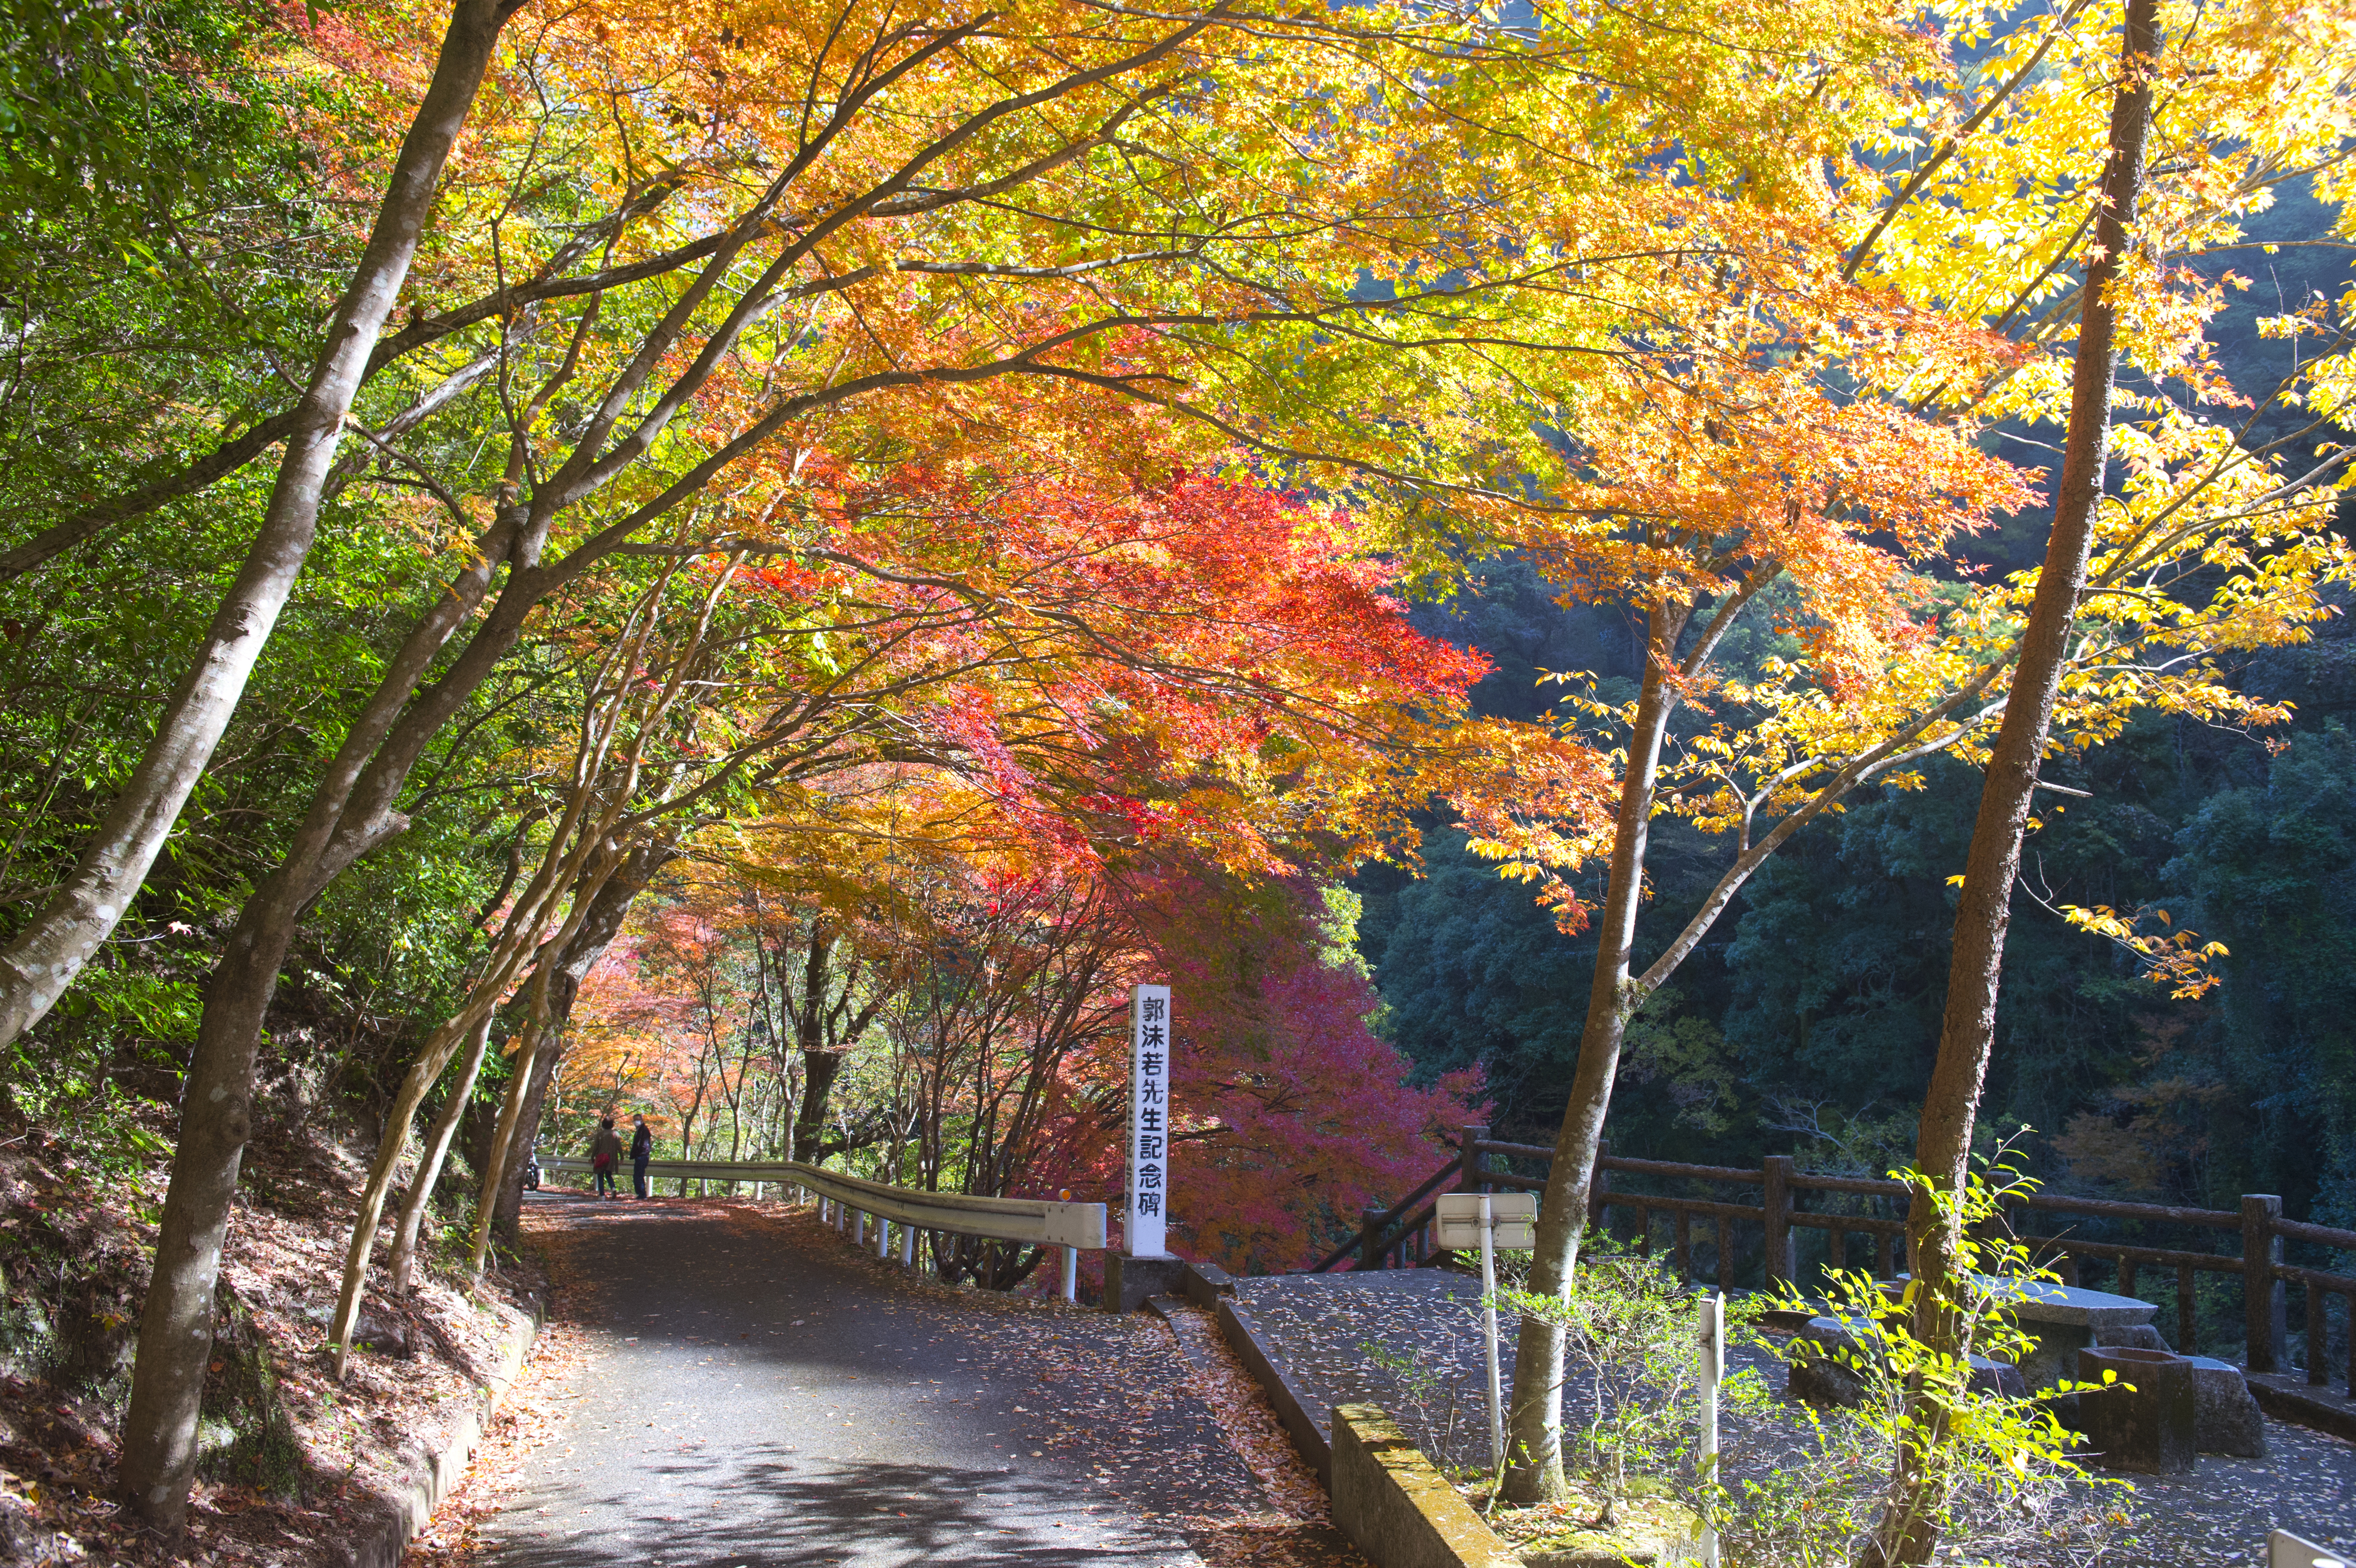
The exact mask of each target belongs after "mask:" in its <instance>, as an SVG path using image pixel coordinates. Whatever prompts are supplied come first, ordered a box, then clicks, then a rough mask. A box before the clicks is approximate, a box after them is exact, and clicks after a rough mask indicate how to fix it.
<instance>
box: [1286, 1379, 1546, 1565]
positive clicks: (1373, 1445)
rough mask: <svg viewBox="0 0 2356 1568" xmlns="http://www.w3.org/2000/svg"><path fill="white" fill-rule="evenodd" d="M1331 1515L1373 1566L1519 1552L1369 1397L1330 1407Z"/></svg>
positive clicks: (1516, 1560)
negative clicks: (1506, 1542) (1362, 1400)
mask: <svg viewBox="0 0 2356 1568" xmlns="http://www.w3.org/2000/svg"><path fill="white" fill-rule="evenodd" d="M1331 1489H1332V1491H1333V1522H1334V1523H1335V1524H1336V1525H1338V1526H1340V1527H1341V1530H1342V1533H1343V1534H1344V1535H1346V1536H1348V1537H1349V1538H1350V1539H1351V1540H1352V1541H1355V1542H1356V1543H1357V1547H1358V1550H1359V1551H1361V1552H1365V1554H1366V1560H1367V1561H1368V1562H1370V1563H1373V1564H1374V1565H1375V1568H1521V1563H1522V1559H1521V1558H1520V1557H1519V1556H1517V1555H1516V1554H1515V1552H1514V1550H1513V1548H1511V1547H1509V1546H1507V1545H1506V1544H1505V1541H1503V1540H1501V1539H1499V1537H1498V1535H1497V1533H1496V1531H1494V1530H1491V1529H1490V1528H1489V1526H1488V1524H1487V1522H1486V1521H1484V1520H1483V1519H1482V1518H1481V1516H1480V1515H1479V1514H1477V1513H1474V1512H1473V1511H1472V1505H1471V1504H1469V1503H1467V1502H1466V1501H1465V1500H1464V1498H1462V1496H1460V1495H1459V1494H1458V1492H1457V1490H1456V1488H1455V1487H1451V1486H1450V1485H1449V1484H1448V1481H1447V1479H1446V1477H1442V1476H1441V1475H1440V1472H1439V1471H1438V1470H1437V1469H1435V1468H1434V1467H1433V1466H1432V1463H1431V1461H1430V1459H1428V1458H1426V1457H1425V1456H1424V1454H1423V1451H1422V1450H1421V1449H1419V1448H1418V1447H1417V1446H1416V1445H1415V1444H1412V1443H1409V1442H1408V1440H1407V1434H1404V1433H1402V1432H1401V1431H1400V1430H1399V1429H1398V1423H1395V1422H1393V1421H1392V1420H1391V1419H1390V1417H1388V1416H1387V1415H1385V1414H1384V1413H1383V1412H1382V1411H1381V1410H1380V1409H1379V1408H1378V1407H1376V1406H1374V1405H1370V1404H1345V1405H1341V1406H1338V1407H1336V1408H1335V1410H1334V1412H1333V1482H1332V1487H1331Z"/></svg>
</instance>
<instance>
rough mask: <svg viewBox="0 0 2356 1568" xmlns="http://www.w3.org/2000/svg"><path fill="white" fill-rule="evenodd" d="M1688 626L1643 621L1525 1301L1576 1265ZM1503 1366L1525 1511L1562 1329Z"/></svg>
mask: <svg viewBox="0 0 2356 1568" xmlns="http://www.w3.org/2000/svg"><path fill="white" fill-rule="evenodd" d="M1686 621H1687V611H1686V610H1684V609H1683V608H1681V607H1669V606H1662V605H1655V607H1654V608H1653V611H1652V613H1651V616H1650V618H1649V622H1650V624H1649V627H1648V632H1649V636H1648V639H1647V646H1646V650H1645V659H1644V687H1643V689H1642V691H1641V692H1640V693H1638V696H1637V701H1636V723H1635V729H1634V732H1633V734H1632V735H1631V736H1629V739H1628V770H1627V774H1626V776H1625V777H1624V778H1623V779H1622V780H1621V784H1620V811H1619V818H1618V821H1617V822H1616V823H1615V824H1614V827H1613V832H1612V865H1611V875H1610V880H1609V881H1608V883H1607V884H1606V886H1605V889H1604V896H1603V908H1602V912H1601V917H1600V918H1599V919H1598V920H1597V922H1596V937H1597V945H1596V952H1595V983H1594V986H1593V989H1592V990H1590V992H1589V993H1588V998H1587V1021H1586V1024H1585V1026H1584V1027H1583V1028H1582V1029H1581V1030H1580V1036H1579V1067H1578V1069H1577V1072H1576V1074H1575V1075H1574V1077H1573V1078H1572V1079H1571V1089H1570V1103H1569V1105H1568V1106H1567V1107H1565V1109H1564V1111H1563V1116H1562V1128H1561V1131H1559V1132H1558V1133H1556V1134H1555V1141H1554V1166H1553V1169H1552V1172H1551V1174H1550V1175H1549V1176H1547V1187H1546V1196H1545V1197H1544V1198H1543V1199H1542V1200H1541V1201H1540V1203H1539V1205H1538V1223H1537V1238H1536V1240H1537V1248H1536V1250H1535V1251H1532V1252H1531V1254H1530V1275H1529V1289H1530V1292H1531V1294H1534V1295H1559V1294H1562V1293H1563V1292H1564V1290H1565V1289H1566V1288H1567V1287H1568V1286H1569V1283H1570V1276H1571V1271H1572V1270H1573V1269H1574V1268H1576V1267H1577V1266H1578V1262H1579V1241H1580V1235H1581V1233H1582V1232H1584V1231H1585V1230H1586V1229H1587V1196H1588V1189H1589V1187H1590V1186H1591V1185H1592V1183H1593V1180H1594V1174H1595V1157H1596V1153H1597V1148H1598V1145H1599V1144H1601V1142H1602V1138H1603V1118H1604V1114H1605V1112H1608V1111H1609V1110H1610V1109H1611V1106H1612V1079H1614V1077H1616V1076H1617V1075H1618V1073H1619V1070H1620V1043H1621V1039H1622V1036H1623V1035H1624V1034H1625V1033H1626V1031H1627V1027H1628V1014H1629V1011H1630V1007H1629V1002H1628V995H1627V993H1628V967H1629V959H1630V955H1631V953H1632V952H1633V949H1634V947H1635V941H1636V914H1637V911H1638V909H1639V908H1641V907H1642V906H1643V903H1644V848H1645V843H1646V840H1647V838H1648V837H1649V835H1650V832H1651V824H1652V817H1653V790H1654V785H1655V780H1656V779H1657V778H1658V776H1659V772H1660V763H1661V743H1662V740H1663V739H1664V737H1665V736H1666V735H1667V733H1668V724H1669V715H1670V714H1672V713H1673V712H1675V711H1676V687H1675V686H1674V685H1673V684H1672V683H1671V680H1670V676H1671V673H1672V672H1673V671H1675V670H1676V658H1677V639H1678V637H1679V636H1680V635H1681V634H1682V633H1683V632H1684V630H1685V626H1686ZM1514 1357H1515V1359H1514V1395H1513V1402H1512V1408H1511V1412H1510V1415H1509V1419H1508V1424H1507V1431H1506V1438H1505V1446H1506V1449H1507V1452H1508V1455H1509V1458H1508V1460H1507V1464H1506V1467H1505V1495H1506V1497H1507V1498H1511V1499H1512V1500H1513V1501H1514V1502H1515V1503H1520V1504H1528V1503H1535V1502H1540V1501H1544V1500H1546V1499H1547V1498H1555V1497H1559V1496H1560V1495H1561V1494H1562V1492H1563V1490H1564V1477H1563V1473H1562V1379H1563V1331H1562V1329H1561V1328H1560V1327H1559V1326H1556V1325H1553V1324H1548V1323H1544V1322H1540V1321H1538V1320H1537V1319H1535V1318H1524V1319H1523V1320H1522V1326H1521V1332H1520V1336H1519V1337H1518V1338H1517V1339H1516V1341H1515V1351H1514Z"/></svg>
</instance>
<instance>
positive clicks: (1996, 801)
mask: <svg viewBox="0 0 2356 1568" xmlns="http://www.w3.org/2000/svg"><path fill="white" fill-rule="evenodd" d="M2157 10H2158V5H2157V0H2128V4H2127V7H2126V34H2125V38H2124V40H2123V57H2124V61H2125V65H2124V70H2123V75H2122V78H2121V81H2120V86H2119V91H2118V93H2117V96H2116V97H2115V100H2114V101H2113V103H2112V106H2111V128H2110V139H2109V144H2108V145H2109V157H2108V159H2107V160H2106V162H2105V164H2104V169H2103V182H2102V195H2101V200H2102V204H2103V210H2102V215H2101V217H2100V219H2099V220H2098V221H2097V222H2096V224H2095V227H2094V248H2093V251H2092V252H2091V253H2090V254H2089V256H2088V258H2087V263H2086V288H2085V306H2084V316H2083V321H2082V324H2081V326H2080V328H2079V331H2078V349H2077V362H2076V364H2075V366H2074V367H2073V371H2072V382H2071V389H2070V428H2069V434H2068V435H2067V437H2066V442H2065V445H2064V446H2063V450H2062V459H2061V482H2060V484H2059V485H2058V486H2057V487H2056V489H2055V493H2054V502H2053V532H2052V534H2051V538H2050V539H2049V540H2048V541H2047V542H2046V547H2045V563H2044V565H2043V566H2042V567H2041V568H2040V570H2039V572H2038V575H2037V592H2036V596H2035V597H2034V598H2033V600H2032V601H2031V603H2030V607H2029V626H2028V628H2027V630H2026V631H2025V632H2024V633H2023V634H2022V637H2021V644H2020V660H2019V667H2018V668H2017V669H2016V670H2015V671H2014V674H2013V680H2012V690H2011V694H2010V696H2009V698H2008V701H2007V703H2006V704H2005V710H2004V723H2003V725H2002V727H2001V728H2000V729H1999V730H1998V731H1997V739H1996V745H1995V746H1994V747H1993V748H1992V749H1991V751H1990V753H1989V756H1988V763H1987V777H1986V781H1985V782H1984V783H1983V784H1982V786H1981V789H1980V808H1979V815H1978V817H1977V819H1976V821H1975V822H1973V824H1972V845H1971V852H1970V855H1969V857H1968V858H1967V859H1966V860H1965V867H1964V887H1963V896H1962V897H1961V898H1960V899H1959V900H1958V901H1957V908H1956V910H1955V945H1954V958H1953V960H1952V961H1951V962H1950V964H1949V966H1948V971H1947V1001H1946V1011H1945V1015H1944V1017H1943V1019H1942V1020H1941V1024H1940V1030H1939V1056H1938V1061H1937V1063H1936V1065H1935V1066H1934V1067H1933V1069H1932V1074H1931V1087H1930V1091H1929V1093H1928V1095H1927V1096H1926V1097H1925V1099H1924V1101H1923V1103H1922V1122H1921V1125H1920V1127H1919V1129H1918V1131H1917V1133H1916V1135H1915V1152H1914V1164H1915V1168H1916V1169H1917V1170H1918V1171H1920V1172H1921V1173H1922V1175H1923V1176H1927V1177H1928V1178H1929V1180H1930V1183H1931V1186H1932V1187H1933V1189H1934V1190H1933V1192H1925V1191H1922V1190H1920V1189H1918V1190H1917V1191H1916V1193H1915V1196H1914V1198H1913V1201H1912V1205H1911V1206H1910V1208H1909V1209H1908V1212H1907V1217H1906V1233H1907V1245H1908V1250H1909V1262H1910V1263H1911V1265H1912V1273H1913V1277H1914V1279H1915V1281H1916V1282H1917V1283H1918V1285H1919V1286H1920V1287H1921V1288H1920V1290H1919V1292H1918V1295H1917V1301H1918V1305H1917V1309H1916V1321H1915V1325H1914V1332H1915V1334H1916V1336H1917V1337H1920V1338H1921V1339H1922V1341H1923V1342H1924V1343H1925V1344H1927V1345H1929V1346H1931V1347H1932V1348H1933V1349H1939V1350H1944V1351H1946V1352H1947V1353H1949V1354H1953V1353H1954V1346H1955V1344H1956V1342H1957V1331H1958V1325H1957V1323H1956V1321H1955V1319H1954V1314H1953V1312H1952V1311H1951V1310H1950V1305H1949V1303H1950V1299H1951V1297H1952V1288H1951V1287H1952V1283H1953V1280H1952V1276H1953V1273H1954V1261H1955V1250H1956V1247H1957V1245H1958V1244H1959V1243H1960V1241H1961V1240H1962V1237H1961V1236H1960V1234H1958V1232H1957V1231H1956V1230H1955V1226H1954V1210H1953V1208H1952V1207H1951V1208H1946V1209H1944V1210H1943V1208H1942V1206H1941V1204H1940V1202H1939V1201H1938V1197H1936V1196H1934V1194H1954V1193H1958V1192H1960V1191H1962V1190H1963V1188H1964V1187H1965V1184H1966V1182H1967V1181H1968V1180H1969V1177H1970V1174H1971V1153H1972V1131H1973V1127H1974V1125H1975V1123H1976V1122H1977V1120H1978V1116H1979V1101H1980V1093H1981V1090H1982V1088H1983V1087H1984V1086H1985V1084H1986V1082H1987V1065H1988V1054H1989V1051H1990V1049H1991V1047H1993V1044H1994V1042H1995V1037H1996V1004H1997V980H1998V977H1999V972H2000V970H2001V968H2002V965H2003V961H2004V941H2005V932H2006V929H2007V927H2008V924H2009V922H2010V918H2011V908H2012V885H2013V878H2014V875H2016V874H2017V872H2018V871H2019V866H2020V846H2021V841H2022V839H2023V837H2024V836H2025V835H2026V833H2027V832H2028V825H2029V804H2030V800H2031V797H2032V796H2033V794H2034V793H2035V790H2036V787H2037V770H2038V768H2039V765H2040V763H2041V762H2042V760H2043V758H2044V753H2045V743H2046V739H2047V737H2048V736H2049V734H2050V733H2051V726H2052V719H2053V703H2054V697H2055V694H2056V693H2058V692H2059V690H2060V688H2061V671H2062V668H2063V665H2064V663H2065V662H2066V660H2067V657H2068V652H2069V641H2070V629H2071V623H2072V618H2074V616H2075V613H2076V609H2077V603H2078V596H2079V594H2080V593H2081V592H2082V591H2083V589H2084V587H2085V581H2086V562H2087V556H2088V553H2089V552H2090V550H2091V548H2092V545H2093V541H2094V521H2095V518H2096V516H2097V513H2098V511H2099V509H2100V508H2101V506H2102V502H2103V478H2104V468H2105V467H2106V466H2107V463H2108V458H2109V447H2110V429H2111V396H2112V392H2113V388H2114V386H2115V382H2116V381H2117V375H2118V358H2117V354H2118V350H2117V341H2118V301H2117V299H2116V297H2115V291H2116V288H2117V286H2118V284H2119V279H2120V275H2121V273H2122V271H2123V263H2124V261H2125V257H2126V248H2127V245H2128V242H2129V239H2130V236H2131V231H2132V229H2133V226H2134V223H2135V219H2136V201H2137V199H2138V198H2139V197H2140V196H2141V194H2142V188H2143V174H2144V156H2145V147H2146V144H2147V141H2148V140H2149V137H2150V133H2151V118H2152V91H2151V85H2150V81H2149V77H2148V70H2149V65H2150V61H2151V60H2152V59H2153V57H2154V56H2155V55H2156V54H2157V52H2158V43H2159V39H2158V21H2157ZM1929 1403H1930V1402H1928V1401H1922V1402H1918V1408H1917V1409H1915V1410H1914V1411H1912V1412H1910V1413H1911V1414H1912V1415H1913V1417H1914V1418H1915V1422H1916V1424H1915V1426H1914V1427H1913V1428H1912V1432H1913V1434H1915V1435H1914V1436H1913V1437H1912V1438H1911V1439H1910V1440H1909V1441H1907V1442H1905V1443H1903V1444H1901V1447H1900V1451H1899V1456H1898V1463H1897V1466H1896V1468H1895V1471H1894V1473H1893V1474H1892V1477H1891V1480H1890V1495H1889V1498H1888V1499H1887V1501H1886V1503H1885V1504H1884V1508H1883V1513H1882V1518H1881V1520H1880V1522H1879V1526H1878V1527H1877V1529H1876V1532H1875V1540H1874V1542H1873V1546H1872V1549H1871V1550H1870V1551H1869V1553H1868V1554H1867V1558H1866V1561H1867V1562H1869V1563H1905V1564H1910V1565H1911V1564H1921V1563H1928V1562H1929V1561H1930V1559H1931V1554H1932V1552H1933V1551H1934V1550H1936V1548H1937V1546H1938V1542H1939V1527H1938V1520H1937V1519H1936V1517H1935V1513H1934V1510H1933V1508H1932V1507H1931V1506H1930V1498H1931V1494H1932V1492H1933V1489H1934V1488H1935V1487H1936V1477H1935V1473H1934V1466H1935V1459H1936V1455H1935V1446H1936V1444H1938V1442H1939V1441H1940V1439H1941V1437H1942V1436H1943V1435H1944V1433H1943V1425H1942V1423H1941V1421H1940V1412H1938V1411H1937V1410H1935V1409H1927V1408H1921V1407H1922V1406H1927V1405H1928V1404H1929Z"/></svg>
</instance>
